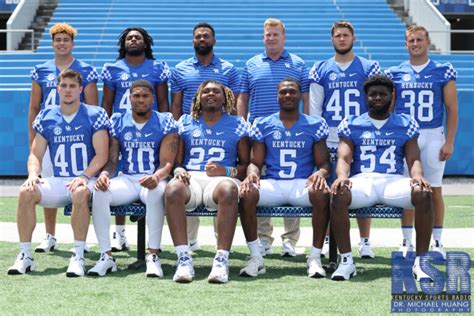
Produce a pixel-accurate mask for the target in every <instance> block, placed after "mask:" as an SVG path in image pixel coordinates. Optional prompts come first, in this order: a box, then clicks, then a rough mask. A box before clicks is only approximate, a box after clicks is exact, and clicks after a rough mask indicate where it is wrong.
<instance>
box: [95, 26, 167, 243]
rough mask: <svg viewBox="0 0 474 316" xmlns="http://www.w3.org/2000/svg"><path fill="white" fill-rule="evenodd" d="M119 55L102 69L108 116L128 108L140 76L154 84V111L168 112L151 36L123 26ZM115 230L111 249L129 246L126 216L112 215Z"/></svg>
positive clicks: (163, 70) (163, 68)
mask: <svg viewBox="0 0 474 316" xmlns="http://www.w3.org/2000/svg"><path fill="white" fill-rule="evenodd" d="M118 46H119V57H118V59H117V61H116V62H115V63H106V64H105V65H104V67H103V68H102V74H101V77H102V80H103V81H104V95H103V98H102V107H103V108H104V109H105V110H106V111H107V114H108V115H109V116H111V115H112V113H116V112H120V113H123V112H125V111H126V110H130V108H131V106H130V89H129V88H130V86H131V84H132V83H133V82H134V81H136V80H139V79H145V80H147V81H149V82H151V84H152V86H153V96H154V102H153V110H155V111H156V110H158V111H160V112H167V111H168V79H169V77H170V71H169V68H168V64H167V63H166V62H164V61H157V60H155V58H154V57H153V49H152V46H153V38H152V37H151V36H150V35H149V34H148V32H147V31H146V30H144V29H142V28H140V27H131V28H127V29H125V30H124V31H123V32H122V33H121V34H120V37H119V41H118ZM115 223H116V227H115V232H114V234H113V239H112V250H114V251H122V250H126V249H127V248H128V241H127V238H126V236H125V216H116V217H115Z"/></svg>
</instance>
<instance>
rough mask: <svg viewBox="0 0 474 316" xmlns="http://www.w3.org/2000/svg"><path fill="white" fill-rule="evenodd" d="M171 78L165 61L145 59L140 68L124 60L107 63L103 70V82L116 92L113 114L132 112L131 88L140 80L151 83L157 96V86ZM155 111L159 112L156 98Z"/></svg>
mask: <svg viewBox="0 0 474 316" xmlns="http://www.w3.org/2000/svg"><path fill="white" fill-rule="evenodd" d="M170 76H171V72H170V69H169V67H168V64H167V63H166V62H164V61H156V60H152V59H145V62H144V63H143V64H141V65H140V66H130V65H129V64H127V62H126V61H125V58H124V59H119V60H117V61H116V62H115V63H113V64H111V63H107V64H105V65H104V67H103V68H102V73H101V77H102V81H104V84H105V85H106V86H107V87H108V88H109V89H111V90H113V91H115V99H114V103H113V105H112V112H113V113H116V112H121V113H123V112H125V111H126V110H130V109H131V107H132V105H131V103H130V86H131V85H132V83H133V82H134V81H136V80H138V79H145V80H148V81H150V83H151V84H152V86H153V94H154V95H156V92H155V88H156V86H157V85H160V84H162V83H165V82H168V80H169V78H170ZM153 110H155V111H157V110H158V106H157V104H156V98H155V100H154V102H153Z"/></svg>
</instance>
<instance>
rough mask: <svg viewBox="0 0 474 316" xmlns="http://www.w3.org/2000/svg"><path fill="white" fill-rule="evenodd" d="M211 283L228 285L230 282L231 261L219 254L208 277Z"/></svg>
mask: <svg viewBox="0 0 474 316" xmlns="http://www.w3.org/2000/svg"><path fill="white" fill-rule="evenodd" d="M207 281H208V282H209V283H227V282H228V281H229V260H228V259H226V258H225V257H224V256H222V255H220V254H217V255H216V256H215V257H214V261H213V263H212V270H211V273H210V274H209V276H208V277H207Z"/></svg>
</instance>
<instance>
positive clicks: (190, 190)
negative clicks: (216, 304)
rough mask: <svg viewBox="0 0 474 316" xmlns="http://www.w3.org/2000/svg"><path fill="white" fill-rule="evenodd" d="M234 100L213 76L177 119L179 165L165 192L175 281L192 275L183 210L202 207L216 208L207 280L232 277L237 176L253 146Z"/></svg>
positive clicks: (189, 278)
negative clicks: (187, 111)
mask: <svg viewBox="0 0 474 316" xmlns="http://www.w3.org/2000/svg"><path fill="white" fill-rule="evenodd" d="M234 103H235V100H234V95H233V93H232V91H231V90H230V89H229V88H227V87H225V86H223V85H222V84H221V83H219V82H217V81H214V80H207V81H204V82H203V83H202V84H201V85H200V87H199V89H198V91H197V92H196V96H195V98H194V100H193V103H192V106H191V115H188V114H184V115H183V116H181V118H180V120H179V122H178V126H179V136H180V142H179V149H178V155H177V158H176V161H177V165H178V167H177V168H175V170H174V179H173V180H171V181H170V183H169V184H168V186H167V187H166V191H165V206H166V218H167V220H168V226H169V228H170V233H171V237H172V239H173V242H174V245H175V247H176V254H177V255H178V266H177V268H176V273H175V274H174V276H173V280H174V281H176V282H191V281H192V279H193V276H194V269H193V266H192V258H191V256H190V254H189V246H188V240H187V229H186V213H185V210H186V211H192V210H194V209H195V208H196V207H199V206H205V207H206V208H207V209H210V210H217V252H216V256H215V257H214V261H213V264H212V270H211V273H210V274H209V277H208V281H209V282H210V283H226V282H227V281H228V280H229V250H230V247H231V245H232V240H233V238H234V232H235V226H236V223H237V214H238V201H239V185H240V181H239V180H238V179H242V178H243V177H244V175H245V170H246V169H247V166H248V163H249V151H250V150H249V139H248V129H249V128H248V124H247V123H246V122H245V120H244V119H243V118H242V117H240V116H234V115H230V113H232V110H233V108H234ZM237 160H238V164H237ZM181 165H182V167H179V166H181ZM183 167H184V168H183Z"/></svg>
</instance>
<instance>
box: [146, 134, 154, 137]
mask: <svg viewBox="0 0 474 316" xmlns="http://www.w3.org/2000/svg"><path fill="white" fill-rule="evenodd" d="M151 135H153V133H149V134H145V137H149V136H151Z"/></svg>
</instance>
